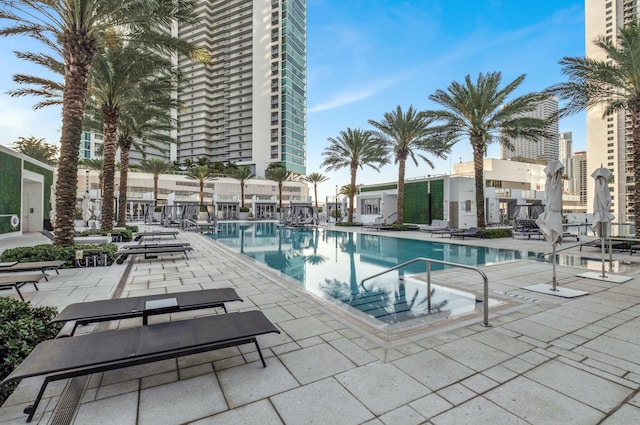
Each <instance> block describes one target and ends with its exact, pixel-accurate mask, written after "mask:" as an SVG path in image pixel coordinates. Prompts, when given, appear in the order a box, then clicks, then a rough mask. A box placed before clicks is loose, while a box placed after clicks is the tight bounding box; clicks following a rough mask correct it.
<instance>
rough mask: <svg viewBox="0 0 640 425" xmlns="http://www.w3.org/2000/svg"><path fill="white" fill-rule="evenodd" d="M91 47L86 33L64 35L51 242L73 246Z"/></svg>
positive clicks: (92, 51)
mask: <svg viewBox="0 0 640 425" xmlns="http://www.w3.org/2000/svg"><path fill="white" fill-rule="evenodd" d="M94 52H95V46H94V44H93V43H92V42H91V40H89V39H87V38H86V36H81V35H80V34H71V35H67V36H66V37H65V39H64V46H63V57H64V60H65V63H67V64H68V65H67V66H66V67H65V75H64V79H65V86H64V90H63V96H62V99H63V103H62V134H61V136H60V161H59V165H58V179H57V182H56V195H57V196H56V206H55V208H56V221H55V223H54V232H55V238H54V241H53V243H54V244H56V245H59V246H72V245H73V230H74V221H73V220H74V216H75V208H76V191H77V189H78V153H79V151H80V144H79V143H78V141H79V140H80V139H81V137H82V120H83V117H84V108H85V103H86V97H87V96H86V94H87V75H88V74H89V66H90V65H91V58H92V57H93V54H94Z"/></svg>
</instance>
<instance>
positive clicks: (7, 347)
mask: <svg viewBox="0 0 640 425" xmlns="http://www.w3.org/2000/svg"><path fill="white" fill-rule="evenodd" d="M56 314H58V312H57V310H56V309H55V308H53V307H33V306H31V304H29V303H28V302H23V301H20V300H15V299H13V298H6V297H2V298H0V341H2V344H0V379H4V378H5V377H7V376H8V375H9V374H10V373H11V372H12V371H13V370H14V369H15V368H16V367H18V365H19V364H20V363H21V362H22V360H24V359H25V358H26V357H27V356H28V355H29V353H30V352H31V351H32V350H33V348H34V347H35V346H36V345H37V344H38V343H40V342H42V341H44V340H47V339H51V338H54V337H55V336H56V335H57V334H58V332H60V329H62V326H63V324H61V323H59V324H52V325H49V324H48V323H49V321H50V320H51V319H53V317H54V316H55V315H56ZM17 385H18V384H17V383H12V384H9V385H5V386H3V387H0V405H2V403H4V402H5V400H6V399H7V398H8V397H9V396H10V395H11V393H12V392H13V390H14V389H15V387H16V386H17Z"/></svg>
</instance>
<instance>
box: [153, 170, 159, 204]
mask: <svg viewBox="0 0 640 425" xmlns="http://www.w3.org/2000/svg"><path fill="white" fill-rule="evenodd" d="M158 177H159V174H154V175H153V202H154V204H155V205H158Z"/></svg>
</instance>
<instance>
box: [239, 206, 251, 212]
mask: <svg viewBox="0 0 640 425" xmlns="http://www.w3.org/2000/svg"><path fill="white" fill-rule="evenodd" d="M240 212H249V208H248V207H240Z"/></svg>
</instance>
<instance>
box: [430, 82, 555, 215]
mask: <svg viewBox="0 0 640 425" xmlns="http://www.w3.org/2000/svg"><path fill="white" fill-rule="evenodd" d="M524 79H525V75H524V74H522V75H520V76H519V77H518V78H516V79H515V80H513V81H512V82H510V83H508V84H507V85H506V86H505V87H503V88H500V83H501V82H502V74H501V73H500V72H490V73H488V74H486V75H485V74H482V73H480V74H479V75H478V78H477V80H476V82H475V83H474V82H473V81H472V80H471V76H469V75H467V76H466V77H465V82H464V84H460V83H458V82H456V81H454V82H453V83H451V85H450V86H449V87H448V88H447V91H443V90H436V91H435V93H433V94H431V95H430V96H429V99H430V100H432V101H433V102H435V103H437V104H438V105H441V106H442V107H444V109H442V110H439V111H427V112H425V115H426V116H427V117H429V118H435V119H436V120H439V121H442V122H443V123H444V124H443V125H441V126H439V127H435V128H434V129H433V130H434V132H436V133H438V134H440V135H441V136H440V137H442V138H443V139H444V140H448V141H450V142H451V143H455V142H457V141H459V140H461V139H467V138H468V139H469V142H470V143H471V147H472V149H473V167H474V170H475V191H476V216H477V225H478V227H484V226H485V217H484V182H483V175H484V164H483V160H484V156H485V154H486V152H487V146H488V145H489V144H490V143H492V142H499V143H501V144H502V145H503V146H505V147H507V148H510V149H513V141H514V140H515V139H516V138H518V137H521V138H523V139H525V140H533V141H537V140H541V139H544V138H549V137H552V136H551V134H550V133H549V131H548V126H549V125H550V123H551V122H552V121H553V120H556V119H557V117H548V119H539V118H532V117H527V116H524V115H523V114H526V113H528V112H531V111H533V110H535V108H536V105H537V104H538V103H539V102H541V101H542V100H544V99H547V98H549V96H550V94H549V93H528V94H524V95H522V96H519V97H516V98H515V99H513V100H510V101H507V98H508V97H509V95H510V94H511V93H513V91H514V90H515V89H517V88H518V86H519V85H520V84H522V82H523V81H524Z"/></svg>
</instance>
